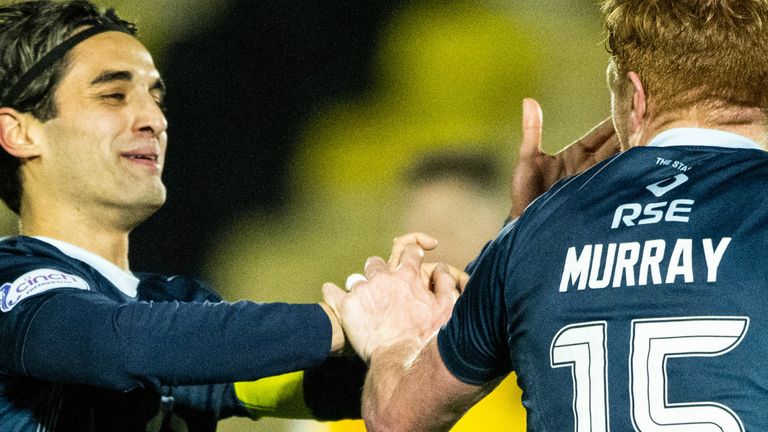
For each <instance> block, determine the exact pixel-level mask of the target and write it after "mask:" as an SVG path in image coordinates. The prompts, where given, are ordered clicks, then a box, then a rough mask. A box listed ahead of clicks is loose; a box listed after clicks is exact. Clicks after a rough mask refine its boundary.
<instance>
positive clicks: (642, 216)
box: [611, 199, 694, 229]
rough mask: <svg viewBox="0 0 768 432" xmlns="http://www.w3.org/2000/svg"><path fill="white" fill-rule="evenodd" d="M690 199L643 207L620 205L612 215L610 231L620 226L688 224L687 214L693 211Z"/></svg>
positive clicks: (633, 204) (692, 202)
mask: <svg viewBox="0 0 768 432" xmlns="http://www.w3.org/2000/svg"><path fill="white" fill-rule="evenodd" d="M693 204H694V201H693V200H691V199H678V200H674V201H672V202H667V201H664V202H658V203H650V204H646V205H645V206H643V205H642V204H639V203H629V204H623V205H620V206H619V207H618V208H617V209H616V211H615V212H614V213H613V223H612V224H611V229H616V228H618V227H619V226H621V225H622V224H623V225H625V226H635V225H648V224H655V223H659V222H661V221H662V220H664V221H666V222H688V219H689V216H687V214H688V213H690V212H691V210H692V209H693Z"/></svg>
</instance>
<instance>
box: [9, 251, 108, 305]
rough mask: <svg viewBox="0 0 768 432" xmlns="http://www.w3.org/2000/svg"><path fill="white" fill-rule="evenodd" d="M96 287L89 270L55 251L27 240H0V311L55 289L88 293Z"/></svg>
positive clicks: (96, 282)
mask: <svg viewBox="0 0 768 432" xmlns="http://www.w3.org/2000/svg"><path fill="white" fill-rule="evenodd" d="M97 285H98V281H96V280H95V279H94V277H93V272H92V271H91V269H90V268H89V267H88V266H87V265H85V264H84V263H81V262H79V261H77V260H74V259H72V258H70V257H68V256H66V255H64V254H63V253H62V252H61V251H59V250H58V249H56V248H55V247H53V246H51V245H48V244H46V243H44V242H41V241H39V240H35V239H33V238H30V237H24V236H18V237H10V238H5V239H3V240H0V310H2V311H3V312H8V311H10V310H11V309H13V307H14V306H15V305H16V304H17V303H19V302H21V301H22V300H24V299H26V298H29V297H33V296H36V295H38V294H42V293H45V292H52V291H53V290H57V289H78V290H83V291H89V290H92V289H94V287H96V286H97Z"/></svg>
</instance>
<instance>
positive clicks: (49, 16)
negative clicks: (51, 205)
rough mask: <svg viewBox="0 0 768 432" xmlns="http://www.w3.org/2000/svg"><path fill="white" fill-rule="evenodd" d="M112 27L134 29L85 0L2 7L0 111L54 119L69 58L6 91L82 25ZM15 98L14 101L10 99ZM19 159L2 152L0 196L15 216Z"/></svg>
mask: <svg viewBox="0 0 768 432" xmlns="http://www.w3.org/2000/svg"><path fill="white" fill-rule="evenodd" d="M103 24H112V25H117V26H120V27H122V28H124V29H125V30H126V31H127V32H129V33H131V34H135V32H136V30H135V26H134V25H133V24H131V23H128V22H126V21H123V20H121V19H120V18H119V17H118V16H117V15H116V14H115V12H114V11H113V10H111V9H110V10H107V11H100V10H99V9H98V8H97V7H96V6H94V5H93V4H91V3H90V2H88V1H85V0H73V1H64V2H54V1H49V0H40V1H27V2H21V3H15V4H11V5H8V6H0V107H10V108H13V109H15V110H17V111H18V112H21V113H30V114H32V115H33V116H34V117H36V118H37V119H38V120H40V121H47V120H50V119H52V118H54V117H56V115H57V114H56V101H55V98H54V94H55V91H56V88H57V86H58V83H59V82H60V80H61V78H62V76H63V75H64V72H65V71H66V69H67V61H68V56H66V55H65V56H64V57H63V58H61V59H59V60H58V61H56V62H54V63H53V64H52V65H51V66H50V67H48V68H47V69H46V70H45V71H43V72H42V73H41V74H40V75H39V76H37V77H36V78H35V79H34V80H33V81H32V82H31V83H30V84H29V85H28V86H27V87H26V88H25V89H24V90H23V91H22V92H21V93H19V94H18V95H16V96H15V97H9V91H10V90H11V88H13V86H14V85H15V84H16V83H17V82H18V81H19V80H20V78H21V77H22V76H23V75H24V74H25V72H27V71H29V70H30V69H31V68H32V67H33V65H35V63H37V62H38V61H39V60H40V59H41V58H42V57H43V56H44V55H45V54H46V53H48V52H49V51H51V50H52V49H53V48H54V47H56V46H57V45H59V44H61V43H62V42H63V41H65V40H66V39H67V38H68V37H70V36H71V35H72V34H73V33H74V32H75V31H76V30H78V29H81V28H83V27H85V26H94V25H103ZM10 99H13V100H10ZM18 168H19V161H18V160H17V159H16V158H14V157H13V156H11V155H9V154H8V153H6V152H4V151H1V150H0V198H1V199H2V200H3V201H5V203H6V204H7V205H8V207H9V208H10V209H11V210H13V211H14V212H16V213H19V206H20V199H21V185H20V180H19V178H18Z"/></svg>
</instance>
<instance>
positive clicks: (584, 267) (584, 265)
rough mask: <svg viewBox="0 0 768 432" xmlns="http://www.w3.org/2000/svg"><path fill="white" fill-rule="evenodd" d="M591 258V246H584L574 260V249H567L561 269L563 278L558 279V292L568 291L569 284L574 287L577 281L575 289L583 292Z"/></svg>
mask: <svg viewBox="0 0 768 432" xmlns="http://www.w3.org/2000/svg"><path fill="white" fill-rule="evenodd" d="M591 256H592V245H586V246H584V249H582V250H581V254H580V255H579V257H578V258H576V248H575V247H571V248H568V255H567V256H566V258H565V267H564V268H563V277H562V279H560V292H566V291H568V286H569V283H570V284H573V285H576V281H579V286H578V288H577V289H579V290H583V289H584V288H586V286H587V275H588V274H589V264H590V258H591Z"/></svg>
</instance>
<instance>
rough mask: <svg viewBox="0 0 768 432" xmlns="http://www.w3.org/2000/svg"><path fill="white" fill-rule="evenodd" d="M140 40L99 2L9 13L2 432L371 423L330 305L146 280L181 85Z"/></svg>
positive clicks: (0, 79) (0, 304)
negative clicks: (232, 295)
mask: <svg viewBox="0 0 768 432" xmlns="http://www.w3.org/2000/svg"><path fill="white" fill-rule="evenodd" d="M135 33H136V31H135V27H134V26H133V25H132V24H130V23H128V22H125V21H123V20H121V19H120V18H119V17H118V16H117V15H116V14H115V13H114V12H113V11H108V12H106V13H103V12H101V11H99V10H98V9H97V8H96V7H94V6H93V5H92V4H90V3H89V2H86V1H68V2H51V1H34V2H24V3H17V4H13V5H9V6H2V7H0V146H2V151H0V197H1V198H2V199H3V200H4V201H5V203H6V204H7V205H8V206H9V207H10V208H11V209H12V210H13V211H15V212H16V213H18V215H19V216H20V225H21V235H20V236H17V237H12V238H8V239H4V240H2V241H0V283H2V286H1V287H0V344H2V346H3V349H2V350H0V372H2V374H1V375H0V430H3V431H31V430H36V431H137V430H141V431H144V430H148V431H160V430H163V431H171V430H172V431H182V430H189V431H210V430H214V429H215V427H216V426H215V425H216V421H217V420H218V419H220V418H223V417H227V416H231V415H243V416H245V415H250V416H259V415H262V414H264V413H268V414H270V415H286V416H294V417H310V416H311V417H319V418H327V419H328V418H345V417H356V416H358V415H359V414H356V413H358V412H359V387H360V382H361V376H362V371H363V369H364V366H363V365H362V364H361V363H360V362H359V361H355V360H346V359H340V358H331V357H330V354H331V353H332V352H337V351H339V350H340V349H341V348H342V346H343V344H344V336H343V333H342V332H341V330H340V327H339V326H338V323H337V321H336V319H335V317H334V316H333V314H332V313H329V312H330V311H329V309H328V308H327V306H325V305H320V304H315V305H288V304H257V303H252V302H240V303H236V304H229V303H224V302H221V301H220V300H221V299H220V298H219V297H218V296H217V295H216V294H215V293H213V292H212V291H211V290H210V289H209V288H207V287H206V286H205V285H203V284H202V283H200V282H198V281H196V280H192V279H189V278H183V277H166V276H162V275H155V274H145V275H141V274H133V273H131V272H130V270H129V265H128V234H129V232H130V231H131V230H132V229H133V228H134V227H135V226H136V225H137V224H139V223H141V222H142V221H143V220H145V219H146V218H147V217H148V216H150V215H151V214H152V213H153V212H154V211H155V210H157V209H158V208H159V207H160V206H161V205H162V204H163V202H164V200H165V187H164V186H163V183H162V181H161V177H160V176H161V172H162V169H163V165H164V163H165V150H166V143H167V133H166V128H167V123H166V119H165V116H164V114H163V110H162V108H161V106H162V102H163V96H164V92H165V86H164V84H163V81H162V79H161V78H160V74H159V73H158V71H157V69H156V68H155V66H154V64H153V60H152V57H151V55H150V54H149V52H147V50H146V48H145V47H144V46H143V45H142V44H141V43H140V42H139V41H138V40H137V39H136V38H135ZM159 247H161V246H159ZM304 369H308V370H307V372H296V371H301V370H304ZM287 372H292V374H290V375H282V376H280V378H270V381H269V383H268V385H266V386H262V387H260V386H259V385H258V383H259V381H256V382H255V383H248V382H246V381H248V380H256V379H257V378H261V377H265V376H275V375H279V374H283V373H287ZM235 381H241V383H239V384H238V386H234V385H233V384H232V383H233V382H235ZM275 386H277V387H279V388H280V391H274V388H275ZM322 392H325V393H324V394H323V393H322ZM264 393H270V394H266V395H265V394H264ZM328 395H333V397H328Z"/></svg>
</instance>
